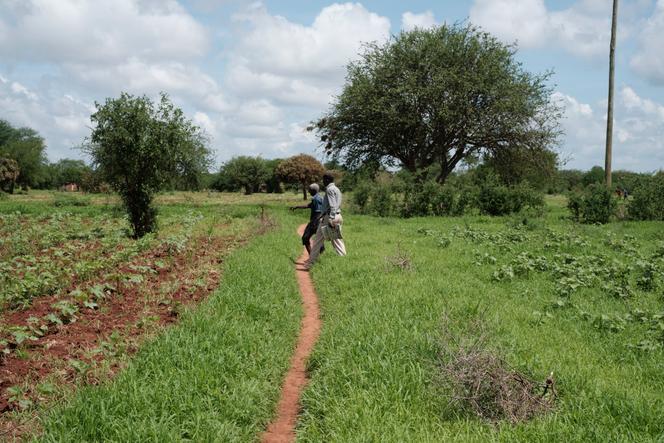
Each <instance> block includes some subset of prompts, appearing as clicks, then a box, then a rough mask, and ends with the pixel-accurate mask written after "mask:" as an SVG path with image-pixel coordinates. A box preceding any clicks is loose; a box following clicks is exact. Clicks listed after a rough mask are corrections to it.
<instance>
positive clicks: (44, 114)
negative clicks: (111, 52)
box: [0, 77, 93, 160]
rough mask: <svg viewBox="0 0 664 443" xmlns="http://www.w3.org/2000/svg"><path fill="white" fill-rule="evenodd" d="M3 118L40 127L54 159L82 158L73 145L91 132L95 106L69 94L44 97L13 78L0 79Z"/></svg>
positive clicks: (77, 143)
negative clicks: (91, 119) (92, 114)
mask: <svg viewBox="0 0 664 443" xmlns="http://www.w3.org/2000/svg"><path fill="white" fill-rule="evenodd" d="M0 109H1V110H2V111H3V113H2V115H0V118H3V119H6V120H8V121H9V122H10V123H11V124H12V125H14V126H28V127H31V128H33V129H37V130H38V131H39V132H40V134H41V135H42V136H43V137H44V138H45V140H46V143H47V147H48V149H47V154H48V156H49V158H50V159H51V160H57V159H59V158H62V157H80V152H79V151H74V150H73V148H75V147H77V146H80V144H81V142H82V141H83V139H84V137H85V136H86V135H88V134H89V130H88V127H89V125H90V113H91V112H92V110H93V107H92V105H91V104H89V103H85V102H83V101H81V100H79V99H76V98H74V97H73V96H71V95H69V94H64V95H58V96H42V95H41V94H39V93H38V92H35V91H32V90H30V89H29V88H27V87H25V86H24V85H22V84H21V83H19V82H18V81H15V80H12V79H11V78H7V77H2V78H0Z"/></svg>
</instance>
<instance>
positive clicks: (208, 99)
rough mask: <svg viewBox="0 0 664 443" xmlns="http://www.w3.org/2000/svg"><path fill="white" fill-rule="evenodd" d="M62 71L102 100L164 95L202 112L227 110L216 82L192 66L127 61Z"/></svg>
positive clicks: (76, 65) (134, 60)
mask: <svg viewBox="0 0 664 443" xmlns="http://www.w3.org/2000/svg"><path fill="white" fill-rule="evenodd" d="M63 70H64V72H65V73H66V76H67V77H68V78H70V79H73V80H74V81H75V82H76V83H77V84H78V85H79V86H83V87H86V88H87V89H89V90H90V91H104V94H105V95H106V96H115V95H118V94H119V93H120V92H121V91H126V92H130V93H135V94H148V95H156V94H158V93H159V92H161V91H165V92H168V93H169V94H171V95H173V96H178V97H182V98H183V99H185V100H187V101H189V102H191V103H193V104H196V105H197V107H200V108H202V109H205V110H212V111H217V112H220V111H225V110H227V109H228V103H227V101H226V99H225V97H224V95H223V93H222V91H221V89H220V87H219V85H218V84H217V82H216V80H214V79H213V78H212V77H211V76H209V75H208V74H206V73H204V72H203V71H201V69H200V68H199V67H197V66H196V65H193V64H188V63H181V62H152V63H147V62H144V61H142V60H140V59H137V58H130V59H129V60H127V61H126V62H123V63H118V64H116V65H113V66H99V65H89V64H67V65H64V66H63Z"/></svg>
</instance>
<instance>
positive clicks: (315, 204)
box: [290, 183, 325, 255]
mask: <svg viewBox="0 0 664 443" xmlns="http://www.w3.org/2000/svg"><path fill="white" fill-rule="evenodd" d="M319 190H320V188H319V187H318V184H317V183H312V184H310V185H309V193H310V194H311V203H309V204H308V205H302V206H291V207H290V210H291V211H295V210H296V209H310V210H311V213H310V215H309V223H307V227H306V228H304V233H303V234H302V244H303V245H304V247H305V248H306V249H307V253H308V254H309V255H311V237H313V236H314V235H315V234H316V232H317V231H318V226H319V225H320V222H321V220H322V218H323V197H321V195H320V193H319V192H318V191H319ZM324 249H325V248H323V250H324ZM323 250H321V252H323Z"/></svg>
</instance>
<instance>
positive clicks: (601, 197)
mask: <svg viewBox="0 0 664 443" xmlns="http://www.w3.org/2000/svg"><path fill="white" fill-rule="evenodd" d="M617 206H618V203H617V201H616V198H615V197H614V195H613V193H612V192H611V191H610V190H609V189H607V188H606V186H604V185H603V184H592V185H590V186H588V188H587V189H586V190H585V191H584V192H583V193H575V194H572V195H570V197H569V199H568V203H567V208H568V209H569V211H570V213H571V217H572V219H574V220H576V221H580V222H583V223H608V222H609V220H610V219H611V217H612V216H613V215H614V214H615V211H616V208H617Z"/></svg>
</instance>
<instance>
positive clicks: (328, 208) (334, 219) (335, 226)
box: [304, 172, 346, 269]
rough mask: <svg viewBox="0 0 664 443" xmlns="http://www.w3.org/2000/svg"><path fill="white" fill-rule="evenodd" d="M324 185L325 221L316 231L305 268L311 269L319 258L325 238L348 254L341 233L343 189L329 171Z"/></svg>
mask: <svg viewBox="0 0 664 443" xmlns="http://www.w3.org/2000/svg"><path fill="white" fill-rule="evenodd" d="M323 186H324V187H325V197H323V215H322V217H323V221H322V223H321V224H320V226H319V227H318V231H316V238H315V240H314V244H313V246H312V247H311V254H310V255H309V258H308V259H307V261H306V262H305V263H304V268H305V269H309V268H311V266H313V264H314V263H315V262H316V260H317V259H318V256H319V255H320V250H321V247H322V246H323V244H324V243H325V240H329V241H330V242H331V243H332V247H333V248H334V250H335V251H336V253H337V254H338V255H340V256H342V257H343V256H344V255H346V245H345V244H344V240H343V236H342V233H341V225H342V224H343V218H342V217H341V200H342V196H341V191H340V190H339V188H337V186H336V185H335V184H334V177H333V176H332V174H330V173H329V172H326V173H325V174H324V175H323Z"/></svg>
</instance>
